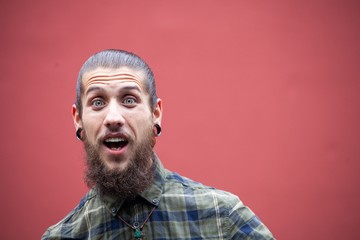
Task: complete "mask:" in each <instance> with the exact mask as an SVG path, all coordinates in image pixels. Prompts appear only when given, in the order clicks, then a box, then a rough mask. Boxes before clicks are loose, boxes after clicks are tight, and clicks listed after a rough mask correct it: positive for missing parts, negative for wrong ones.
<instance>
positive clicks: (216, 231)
mask: <svg viewBox="0 0 360 240" xmlns="http://www.w3.org/2000/svg"><path fill="white" fill-rule="evenodd" d="M154 207H155V210H154V212H153V213H152V214H151V215H150V217H149V219H148V221H147V222H146V223H145V224H144V226H143V228H142V229H141V232H142V239H154V240H155V239H156V240H165V239H177V240H180V239H181V240H184V239H188V240H190V239H191V240H195V239H196V240H199V239H274V238H273V236H272V234H271V233H270V231H269V230H268V229H267V227H266V226H265V225H264V224H263V223H262V222H261V221H260V220H259V218H258V217H256V216H255V215H254V213H253V212H252V211H251V210H250V209H249V208H247V207H246V206H244V205H243V203H242V202H241V201H240V200H239V198H238V197H237V196H235V195H233V194H231V193H228V192H224V191H221V190H217V189H214V188H211V187H207V186H204V185H202V184H200V183H197V182H194V181H192V180H190V179H188V178H185V177H182V176H180V175H178V174H176V173H172V172H170V171H168V170H166V169H164V167H163V166H162V164H161V163H160V161H159V160H157V167H156V173H155V181H154V183H153V184H152V185H151V186H150V187H149V188H148V189H147V190H146V191H144V192H143V193H142V194H140V196H139V197H138V198H136V199H134V200H131V201H119V200H116V199H112V198H109V197H104V198H100V196H99V195H98V194H97V193H96V191H95V190H93V189H92V190H90V191H89V192H88V193H87V194H86V196H85V197H84V198H83V199H82V200H81V202H80V203H79V205H78V206H77V207H76V208H75V209H74V210H73V211H72V212H71V213H70V214H69V215H67V216H66V217H65V218H64V219H63V220H61V221H60V222H59V223H57V224H56V225H54V226H52V227H50V228H48V229H47V231H46V232H45V233H44V235H43V236H42V239H43V240H46V239H91V240H95V239H134V230H133V229H132V228H130V227H129V226H127V225H126V224H125V223H124V222H123V221H122V220H120V218H119V217H118V216H120V217H121V218H122V219H123V220H125V221H126V222H127V223H128V224H130V225H132V226H134V227H140V226H141V225H142V224H143V223H144V221H145V220H146V219H147V217H148V216H149V213H150V212H151V210H152V209H153V208H154Z"/></svg>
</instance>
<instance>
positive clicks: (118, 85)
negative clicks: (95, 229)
mask: <svg viewBox="0 0 360 240" xmlns="http://www.w3.org/2000/svg"><path fill="white" fill-rule="evenodd" d="M72 113H73V119H74V123H75V127H76V129H82V131H81V133H80V134H79V137H80V138H81V140H82V141H83V142H84V147H85V150H86V157H87V172H86V176H85V178H86V182H87V183H88V185H89V186H91V187H92V186H95V187H96V188H98V190H99V191H100V193H103V194H110V195H118V196H120V197H130V196H134V195H135V194H137V193H139V192H141V191H142V190H144V189H145V188H146V187H147V186H148V185H149V183H150V182H151V180H152V179H151V178H149V176H152V171H153V147H154V145H155V142H156V141H155V136H156V131H157V129H156V127H155V125H156V124H159V125H160V124H161V115H162V101H161V99H159V98H157V96H156V89H155V81H154V76H153V73H152V71H151V69H150V68H149V67H148V65H147V64H146V63H145V62H144V61H143V60H142V59H141V58H139V57H138V56H136V55H135V54H133V53H129V52H126V51H122V50H105V51H102V52H99V53H96V54H95V55H93V56H92V57H90V58H89V59H88V60H87V61H86V62H85V63H84V65H83V66H82V68H81V70H80V73H79V77H78V81H77V95H76V102H75V104H74V105H73V111H72Z"/></svg>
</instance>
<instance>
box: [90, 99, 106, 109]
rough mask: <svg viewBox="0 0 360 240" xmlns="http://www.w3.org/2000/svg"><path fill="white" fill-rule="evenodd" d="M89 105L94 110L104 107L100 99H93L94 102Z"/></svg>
mask: <svg viewBox="0 0 360 240" xmlns="http://www.w3.org/2000/svg"><path fill="white" fill-rule="evenodd" d="M91 105H92V106H94V107H96V108H98V107H102V106H103V105H104V101H102V100H100V99H95V100H94V101H92V102H91Z"/></svg>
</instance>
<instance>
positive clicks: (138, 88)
mask: <svg viewBox="0 0 360 240" xmlns="http://www.w3.org/2000/svg"><path fill="white" fill-rule="evenodd" d="M121 90H127V91H130V90H135V91H138V92H139V93H141V89H140V87H139V86H137V85H135V86H125V87H123V88H121ZM94 91H101V92H104V91H105V90H104V89H103V88H101V87H98V86H91V87H89V88H88V89H87V90H86V92H85V95H88V94H89V93H90V92H94Z"/></svg>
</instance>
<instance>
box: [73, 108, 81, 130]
mask: <svg viewBox="0 0 360 240" xmlns="http://www.w3.org/2000/svg"><path fill="white" fill-rule="evenodd" d="M72 116H73V120H74V125H75V129H79V128H82V121H81V117H80V113H79V111H78V109H77V108H76V106H75V104H74V105H73V106H72Z"/></svg>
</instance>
